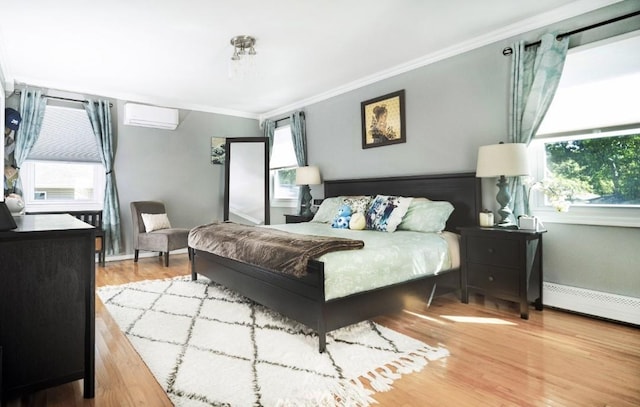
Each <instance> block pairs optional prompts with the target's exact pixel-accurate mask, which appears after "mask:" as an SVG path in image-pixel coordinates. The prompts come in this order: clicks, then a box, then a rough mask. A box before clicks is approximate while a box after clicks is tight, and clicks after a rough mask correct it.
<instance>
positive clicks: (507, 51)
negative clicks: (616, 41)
mask: <svg viewBox="0 0 640 407" xmlns="http://www.w3.org/2000/svg"><path fill="white" fill-rule="evenodd" d="M637 15H640V10H639V11H634V12H633V13H629V14H625V15H623V16H619V17H615V18H612V19H610V20H606V21H601V22H599V23H595V24H591V25H588V26H586V27H582V28H578V29H575V30H573V31H569V32H566V33H562V34H558V35H557V36H556V40H561V39H563V38H564V37H568V36H570V35H573V34H578V33H581V32H583V31H587V30H591V29H593V28H598V27H602V26H603V25H607V24H611V23H616V22H618V21H620V20H625V19H627V18H631V17H635V16H637ZM536 45H540V41H536V42H532V43H530V44H526V45H525V46H524V47H525V48H529V47H533V46H536ZM511 54H513V48H511V47H506V48H505V49H503V50H502V55H505V56H507V55H511Z"/></svg>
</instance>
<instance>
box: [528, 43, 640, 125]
mask: <svg viewBox="0 0 640 407" xmlns="http://www.w3.org/2000/svg"><path fill="white" fill-rule="evenodd" d="M639 50H640V31H635V32H633V33H630V34H625V35H623V36H620V37H614V38H611V39H607V40H604V41H600V42H596V43H593V44H588V45H585V46H582V47H578V48H575V49H574V50H571V51H570V52H569V54H568V55H567V59H566V62H565V65H564V69H563V71H562V78H561V79H560V84H559V85H558V90H557V92H556V95H555V97H554V99H553V102H552V103H551V106H550V107H549V111H548V112H547V114H546V116H545V118H544V120H543V122H542V124H541V125H540V128H539V129H538V133H537V134H538V135H545V134H557V133H564V132H573V131H578V130H592V129H604V128H608V127H614V126H621V125H627V124H635V123H640V109H638V95H640V52H639Z"/></svg>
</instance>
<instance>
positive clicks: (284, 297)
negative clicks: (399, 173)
mask: <svg viewBox="0 0 640 407" xmlns="http://www.w3.org/2000/svg"><path fill="white" fill-rule="evenodd" d="M324 192H325V195H324V196H325V197H326V198H328V197H333V196H340V195H376V194H384V195H401V196H413V197H426V198H429V199H431V200H434V201H449V202H451V203H452V204H453V206H454V208H455V209H454V211H453V213H452V214H451V216H450V217H449V221H448V222H447V226H446V230H449V231H453V232H456V229H457V228H458V227H460V226H470V225H476V224H477V216H478V212H479V211H480V209H481V190H480V180H479V179H478V178H476V177H475V174H474V173H457V174H436V175H418V176H405V177H388V178H367V179H350V180H336V181H327V180H325V181H324ZM189 250H190V251H191V253H192V257H191V278H192V279H193V280H196V279H197V276H198V274H201V275H203V276H206V277H208V278H209V279H211V280H212V281H214V282H216V283H218V284H221V285H223V286H225V287H228V288H230V289H232V290H234V291H236V292H238V293H239V294H241V295H243V296H245V297H248V298H250V299H251V300H253V301H255V302H257V303H260V304H262V305H264V306H266V307H268V308H270V309H272V310H274V311H277V312H279V313H281V314H283V315H285V316H287V317H289V318H291V319H294V320H296V321H298V322H300V323H302V324H304V325H306V326H308V327H310V328H312V329H314V330H315V331H316V332H317V333H318V340H319V350H320V352H324V350H325V347H326V334H327V332H329V331H332V330H334V329H338V328H341V327H344V326H347V325H351V324H354V323H357V322H360V321H364V320H367V319H370V318H373V317H375V316H378V315H382V314H386V313H391V312H396V311H399V310H401V309H403V308H405V307H406V305H407V304H408V302H409V301H414V300H415V299H420V300H421V301H425V300H426V299H427V297H429V295H430V294H431V295H432V294H433V291H432V290H433V289H434V288H435V284H436V283H437V284H438V287H439V288H440V287H443V286H444V287H449V288H451V289H455V290H459V289H460V270H459V269H454V270H451V271H448V272H446V273H441V274H438V275H436V276H428V277H420V278H416V279H414V280H411V281H407V282H403V283H398V284H394V285H391V286H387V287H382V288H378V289H374V290H370V291H366V292H362V293H357V294H353V295H350V296H347V297H342V298H337V299H334V300H329V301H327V300H325V292H324V265H323V263H322V262H319V261H315V260H312V261H310V262H309V265H308V271H309V272H308V273H307V275H305V276H303V277H294V276H291V275H288V274H283V273H277V272H273V271H269V270H267V269H264V268H261V267H258V266H254V265H250V264H246V263H243V262H239V261H236V260H232V259H229V258H224V257H220V256H217V255H215V254H212V253H209V252H205V251H201V250H195V249H192V248H190V249H189Z"/></svg>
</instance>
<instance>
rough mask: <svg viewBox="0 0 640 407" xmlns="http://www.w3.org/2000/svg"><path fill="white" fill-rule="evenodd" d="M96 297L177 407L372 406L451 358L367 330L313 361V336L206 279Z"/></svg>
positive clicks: (330, 339) (373, 327)
mask: <svg viewBox="0 0 640 407" xmlns="http://www.w3.org/2000/svg"><path fill="white" fill-rule="evenodd" d="M97 293H98V295H99V296H100V298H101V300H102V301H103V303H104V304H105V306H106V307H107V310H108V311H109V313H110V314H111V316H112V317H113V318H114V319H115V321H116V322H117V324H118V326H119V327H120V329H121V330H122V331H123V332H124V333H125V334H126V335H127V337H128V338H129V341H131V343H132V344H133V346H134V347H135V349H136V350H137V351H138V353H139V354H140V356H141V357H142V359H143V360H144V362H145V363H146V364H147V366H149V369H150V370H151V372H152V373H153V375H154V376H155V377H156V379H157V380H158V382H159V383H160V384H161V385H162V387H163V388H164V389H165V391H166V392H167V394H168V395H169V398H170V399H171V401H172V402H173V403H174V404H175V405H176V406H189V407H201V406H268V407H271V406H332V407H333V406H368V405H370V404H371V403H375V400H373V399H372V398H371V395H372V394H374V392H375V391H386V390H389V389H391V384H392V383H393V381H394V380H395V379H398V378H399V377H400V375H401V374H404V373H410V372H414V371H420V370H422V369H423V368H424V367H425V365H426V364H427V361H429V360H436V359H440V358H442V357H445V356H448V355H449V352H448V351H447V350H446V349H445V348H443V347H431V346H429V345H427V344H425V343H423V342H420V341H417V340H414V339H412V338H409V337H407V336H405V335H402V334H399V333H397V332H395V331H393V330H391V329H387V328H385V327H383V326H380V325H378V324H375V323H373V322H369V321H365V322H361V323H359V324H356V325H352V326H349V327H346V328H342V329H339V330H335V331H332V332H330V333H329V334H328V335H327V350H326V351H325V352H324V353H319V352H318V337H317V335H316V334H315V333H314V332H313V331H312V330H310V329H309V328H307V327H305V326H304V325H301V324H299V323H297V322H295V321H292V320H290V319H287V318H285V317H283V316H282V315H281V314H278V313H275V312H273V311H271V310H269V309H267V308H265V307H262V306H260V305H258V304H255V303H253V302H251V301H249V300H247V299H246V298H244V297H241V296H239V295H238V294H236V293H235V292H233V291H230V290H228V289H225V288H223V287H221V286H219V285H216V284H213V283H211V282H210V281H209V280H208V279H206V278H205V277H202V276H199V277H198V281H191V278H190V276H188V277H178V278H174V279H170V280H150V281H143V282H138V283H130V284H125V285H120V286H108V287H102V288H99V289H98V290H97ZM359 378H360V379H365V383H367V384H368V386H366V387H365V386H364V385H363V384H362V382H361V380H359ZM372 389H373V390H372Z"/></svg>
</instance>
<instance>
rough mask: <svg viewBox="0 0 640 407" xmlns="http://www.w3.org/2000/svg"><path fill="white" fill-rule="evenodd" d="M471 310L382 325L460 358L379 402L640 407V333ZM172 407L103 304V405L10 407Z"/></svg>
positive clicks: (65, 389) (59, 402)
mask: <svg viewBox="0 0 640 407" xmlns="http://www.w3.org/2000/svg"><path fill="white" fill-rule="evenodd" d="M187 274H189V264H188V259H187V256H186V255H172V256H171V266H170V267H169V268H165V267H164V266H163V264H162V260H161V258H142V259H140V261H139V262H138V263H137V264H135V263H133V261H132V260H127V261H121V262H108V263H107V264H106V266H104V267H96V281H97V285H98V286H103V285H117V284H123V283H127V282H130V281H140V280H145V279H160V278H170V277H174V276H178V275H187ZM470 302H471V303H470V304H462V303H460V302H459V300H457V299H456V298H454V297H453V296H444V297H440V298H436V299H435V300H434V302H433V304H432V306H431V307H430V308H426V306H425V305H424V304H419V305H415V306H412V307H411V308H410V309H408V310H405V311H403V312H401V313H399V314H396V315H391V316H384V317H380V318H377V319H376V321H377V322H379V323H381V324H383V325H385V326H388V327H390V328H392V329H395V330H397V331H399V332H402V333H404V334H406V335H409V336H412V337H414V338H416V339H419V340H422V341H424V342H426V343H428V344H431V345H436V344H439V343H440V344H443V345H444V346H446V347H447V348H448V349H449V351H450V353H451V356H449V357H448V358H446V359H444V360H440V361H435V362H431V363H429V365H428V366H427V367H425V368H424V369H423V370H422V371H421V372H418V373H413V374H410V375H405V376H404V377H403V378H402V379H400V380H397V381H396V382H395V383H394V385H393V387H394V388H393V390H391V391H389V392H386V393H377V394H376V395H375V397H374V398H375V399H376V400H377V401H378V402H379V405H382V406H394V407H396V406H639V405H640V330H639V329H637V328H634V327H630V326H624V325H619V324H615V323H610V322H606V321H600V320H596V319H591V318H588V317H583V316H578V315H573V314H569V313H565V312H562V311H557V310H553V309H545V310H544V311H543V312H538V311H535V310H532V311H531V313H530V319H529V320H528V321H525V320H521V319H520V318H519V312H518V310H517V308H516V306H515V305H512V304H510V303H506V302H494V301H489V300H484V299H483V297H481V296H477V297H472V298H471V299H470ZM22 406H30V407H31V406H33V407H39V406H56V407H58V406H59V407H62V406H65V407H67V406H153V407H156V406H171V402H170V401H169V399H168V398H167V397H166V395H165V393H164V392H163V391H162V388H161V387H160V385H159V384H158V383H157V382H156V381H155V379H154V378H153V376H152V375H151V373H150V372H149V370H148V369H147V367H146V365H145V364H144V363H143V362H142V360H141V359H140V357H139V356H138V355H137V353H136V352H135V351H134V350H133V348H132V347H131V345H130V344H129V342H128V341H127V340H126V338H125V337H124V335H123V334H122V333H121V332H120V330H119V329H118V327H117V326H116V325H115V323H114V322H113V320H112V319H111V317H110V316H109V314H108V313H107V312H106V311H105V309H104V307H103V306H102V304H101V303H100V301H99V300H97V301H96V398H95V399H93V400H85V399H83V398H82V382H81V381H77V382H73V383H69V384H66V385H62V386H58V387H55V388H51V389H48V390H44V391H41V392H38V393H35V394H32V395H29V396H25V397H23V398H21V399H16V400H10V401H8V402H7V407H22Z"/></svg>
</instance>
